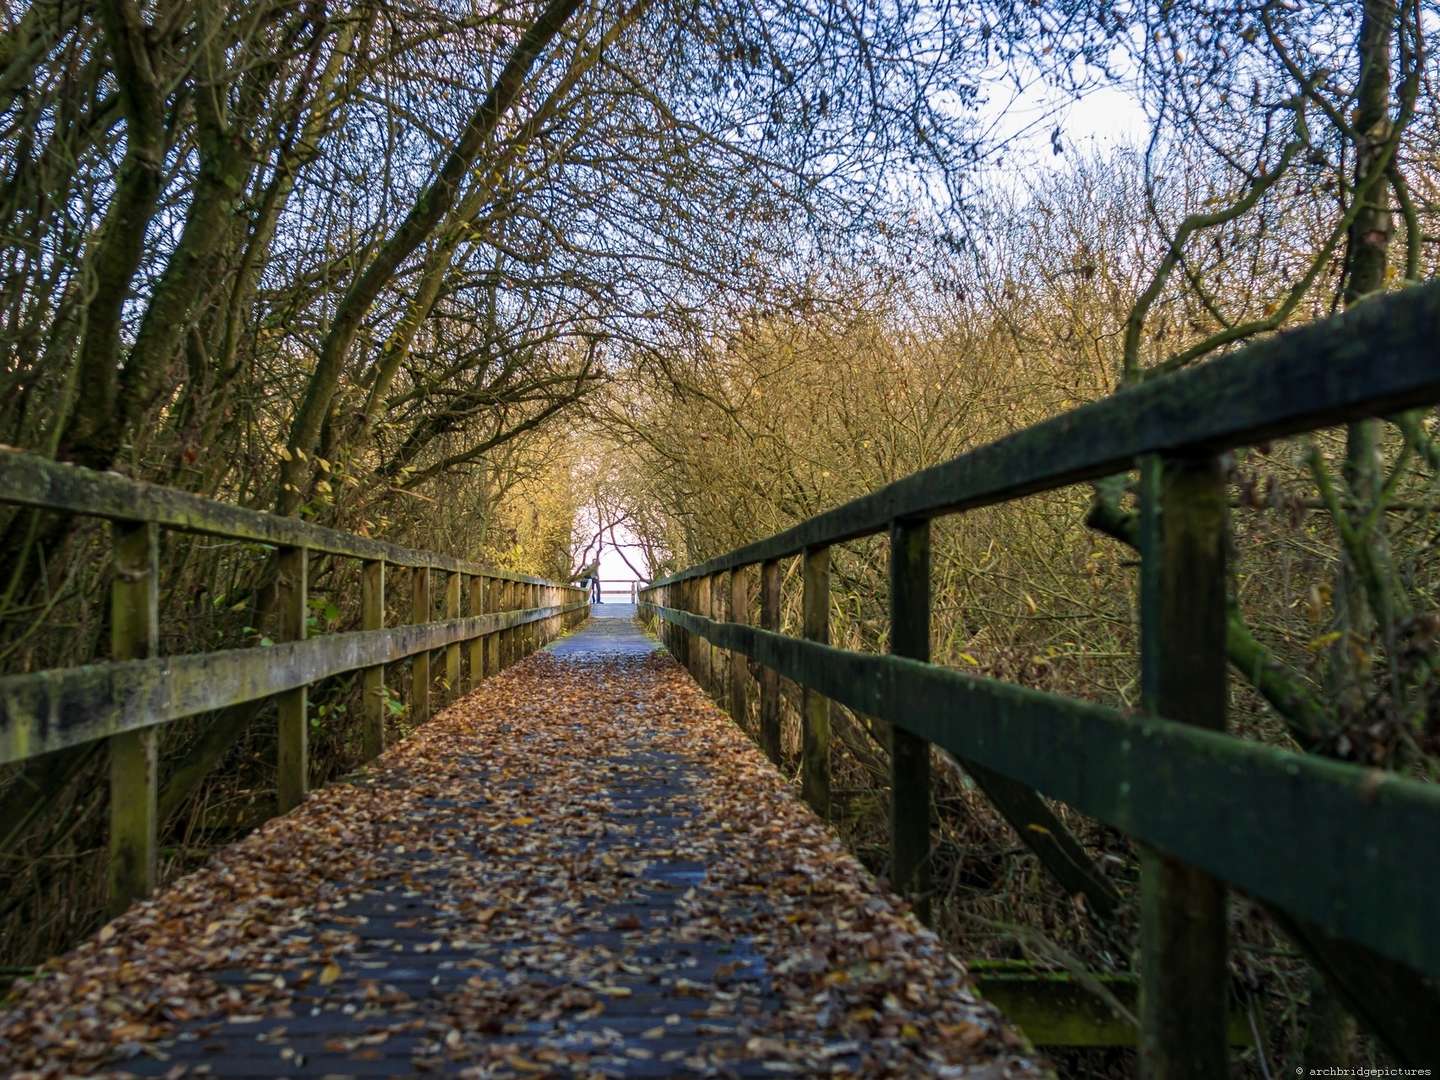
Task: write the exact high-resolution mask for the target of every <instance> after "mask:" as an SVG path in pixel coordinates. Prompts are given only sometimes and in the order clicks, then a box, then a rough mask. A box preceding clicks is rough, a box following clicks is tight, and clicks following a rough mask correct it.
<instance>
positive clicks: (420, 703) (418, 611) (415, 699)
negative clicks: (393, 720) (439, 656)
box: [410, 566, 435, 724]
mask: <svg viewBox="0 0 1440 1080" xmlns="http://www.w3.org/2000/svg"><path fill="white" fill-rule="evenodd" d="M410 579H411V593H410V600H411V603H410V621H411V622H412V623H417V624H418V623H428V622H430V621H431V619H432V618H433V617H434V614H435V604H434V601H432V600H431V599H430V568H429V567H428V566H417V567H415V568H414V569H413V570H411V571H410ZM410 719H411V721H412V722H413V723H416V724H423V723H424V722H425V721H426V720H428V719H430V650H429V649H421V650H420V651H419V652H418V653H416V654H415V655H414V656H413V657H412V658H411V660H410Z"/></svg>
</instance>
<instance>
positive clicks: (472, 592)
mask: <svg viewBox="0 0 1440 1080" xmlns="http://www.w3.org/2000/svg"><path fill="white" fill-rule="evenodd" d="M465 614H466V615H468V616H471V617H472V618H473V617H474V616H476V615H484V614H485V579H484V578H483V577H481V576H480V575H479V574H476V575H473V576H472V577H470V579H469V582H468V585H467V586H466V590H465ZM465 651H466V657H465V691H466V693H469V692H470V691H471V690H474V689H475V687H477V686H479V685H480V680H481V679H483V678H484V677H485V639H484V638H478V637H477V638H471V639H470V643H469V645H468V646H467V647H466V650H465Z"/></svg>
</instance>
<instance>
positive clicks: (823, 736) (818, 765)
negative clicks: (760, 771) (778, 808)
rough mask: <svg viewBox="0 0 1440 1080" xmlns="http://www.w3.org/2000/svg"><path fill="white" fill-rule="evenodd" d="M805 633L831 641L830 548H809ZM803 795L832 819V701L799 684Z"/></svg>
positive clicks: (805, 564)
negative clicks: (800, 688)
mask: <svg viewBox="0 0 1440 1080" xmlns="http://www.w3.org/2000/svg"><path fill="white" fill-rule="evenodd" d="M802 608H803V622H804V625H803V626H802V630H803V632H804V634H805V638H806V640H807V641H817V642H828V641H829V640H830V549H829V548H828V547H821V548H806V549H805V557H804V596H803V598H802ZM800 685H801V687H802V694H801V697H802V700H801V707H800V719H801V733H800V736H801V737H800V742H801V746H800V792H801V794H802V795H803V796H804V798H805V801H806V802H808V803H809V804H810V806H811V807H812V808H813V809H814V811H815V812H816V813H817V814H819V815H820V816H821V817H822V818H827V819H828V818H829V817H830V702H829V701H828V700H827V699H826V697H825V695H824V694H821V693H820V692H819V691H817V690H816V689H815V688H814V687H813V686H811V685H810V684H809V683H805V682H802V683H800Z"/></svg>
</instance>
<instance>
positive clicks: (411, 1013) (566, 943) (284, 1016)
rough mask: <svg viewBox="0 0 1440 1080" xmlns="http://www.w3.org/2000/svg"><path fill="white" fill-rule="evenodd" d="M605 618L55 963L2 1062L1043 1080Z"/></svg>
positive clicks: (937, 950) (663, 665)
mask: <svg viewBox="0 0 1440 1080" xmlns="http://www.w3.org/2000/svg"><path fill="white" fill-rule="evenodd" d="M607 609H608V610H607ZM598 610H599V612H600V613H601V614H602V615H606V616H611V617H608V618H598V619H594V620H592V621H591V622H590V623H589V624H588V625H587V627H586V628H585V629H584V630H582V631H581V632H579V633H578V634H576V635H573V636H572V637H570V638H568V639H566V640H563V641H560V642H557V643H554V644H552V645H551V646H550V647H549V649H548V650H547V651H545V652H542V653H539V654H537V655H535V656H532V657H531V658H530V659H528V660H526V661H525V662H523V663H521V664H519V665H517V666H515V667H513V668H511V669H510V670H508V671H506V672H503V673H502V674H500V675H498V676H496V677H495V678H493V679H491V680H489V681H487V682H486V683H485V684H484V685H483V686H482V688H481V689H479V690H478V691H476V692H475V693H473V694H471V695H469V696H468V697H466V698H464V699H462V700H461V701H459V702H457V703H456V704H455V705H453V706H451V707H450V708H449V709H446V710H445V711H444V712H443V713H441V714H440V715H439V716H438V717H436V719H435V720H434V721H433V722H432V723H430V724H428V725H426V726H425V727H424V728H422V729H421V730H420V731H418V732H417V733H416V734H415V735H413V736H412V737H411V738H410V739H409V740H407V741H406V742H405V743H403V744H401V745H400V746H397V747H395V748H393V749H392V750H390V751H389V752H387V753H386V754H385V755H383V756H382V757H381V758H380V759H379V760H378V761H377V762H376V763H375V765H374V766H373V767H372V768H370V769H369V770H367V771H366V772H365V773H363V774H361V775H359V776H357V777H353V778H351V780H350V781H348V782H345V783H339V784H335V785H333V786H331V787H329V788H326V789H325V790H323V791H321V792H318V793H316V794H314V795H312V796H311V798H310V799H309V800H308V801H307V802H306V803H305V805H303V806H302V807H301V808H300V809H299V810H298V811H296V812H295V813H292V814H289V815H287V816H286V817H284V818H280V819H277V820H275V821H272V822H270V823H269V824H267V825H266V826H265V827H264V828H263V829H261V830H259V831H258V832H256V833H255V834H253V835H252V836H250V837H249V838H247V839H246V840H245V841H243V842H242V843H239V844H236V845H234V846H233V847H230V848H227V849H225V850H224V851H221V852H219V853H217V854H216V855H215V857H214V858H213V859H212V860H211V862H210V863H209V864H208V865H207V866H206V867H205V868H204V869H202V870H200V871H198V872H196V873H194V874H192V875H190V876H188V877H186V878H184V879H182V880H181V881H179V882H177V883H176V884H175V885H174V886H172V887H171V888H170V889H168V890H167V891H165V892H164V893H163V894H162V895H161V896H159V897H158V898H157V899H156V900H154V901H151V902H148V903H145V904H141V905H138V906H137V907H135V908H133V909H132V910H131V911H130V912H129V913H127V914H126V915H125V916H124V917H123V918H121V919H119V920H117V921H116V922H114V923H112V924H110V925H109V926H107V927H106V928H105V929H104V930H102V931H101V933H100V934H99V935H98V936H97V938H96V939H94V940H92V941H91V942H89V943H87V944H86V945H84V946H82V947H81V948H80V949H78V950H76V951H75V952H73V953H71V954H69V955H68V956H66V957H62V958H60V959H59V960H58V961H56V962H55V963H54V964H52V965H50V968H49V970H48V971H47V972H46V974H45V975H44V976H43V977H42V978H41V979H39V980H38V981H37V982H36V983H35V984H33V985H32V986H30V987H28V988H27V989H25V990H24V991H22V992H21V993H20V995H19V997H18V999H17V1000H13V1001H12V1002H11V1003H10V1006H9V1008H8V1009H7V1011H6V1012H5V1013H4V1014H3V1016H0V1035H3V1040H0V1065H3V1066H8V1068H9V1069H11V1070H26V1069H33V1070H37V1072H38V1073H40V1074H41V1075H47V1074H56V1075H58V1074H62V1073H67V1072H72V1071H91V1070H97V1069H108V1070H110V1071H112V1072H121V1073H133V1074H141V1075H150V1076H163V1075H175V1076H178V1075H199V1074H210V1075H217V1076H256V1077H261V1076H263V1077H269V1076H284V1075H311V1076H321V1075H331V1076H393V1075H416V1074H422V1075H423V1074H428V1073H437V1072H439V1073H452V1074H453V1073H459V1074H463V1075H469V1076H483V1077H488V1076H528V1075H557V1076H572V1075H576V1076H677V1075H679V1076H684V1075H709V1076H776V1075H786V1074H793V1075H803V1076H815V1075H864V1076H892V1075H893V1076H916V1075H937V1076H986V1077H1001V1076H1019V1075H1031V1074H1032V1073H1035V1072H1037V1071H1038V1070H1037V1069H1036V1067H1035V1066H1034V1065H1033V1064H1032V1060H1031V1059H1030V1058H1029V1057H1028V1056H1027V1055H1025V1053H1024V1051H1023V1048H1022V1047H1021V1045H1020V1043H1019V1040H1018V1039H1016V1038H1015V1037H1014V1036H1013V1035H1011V1034H1010V1033H1009V1032H1008V1031H1006V1030H1005V1028H1004V1027H1003V1025H1002V1023H1001V1021H1000V1020H999V1018H998V1017H997V1016H996V1015H995V1013H994V1012H993V1011H992V1010H991V1009H990V1008H989V1007H988V1006H986V1005H984V1004H983V1003H979V1002H977V1001H976V1000H975V998H974V997H973V996H972V995H971V994H970V992H969V991H968V990H967V989H966V988H965V976H964V972H963V970H962V968H961V967H960V965H959V964H958V963H957V962H955V961H954V960H953V959H952V958H950V957H949V956H947V954H946V953H945V952H944V950H943V949H942V947H941V946H940V943H939V942H938V940H937V939H936V938H935V937H934V936H933V935H932V934H930V933H929V932H928V931H926V930H924V929H923V928H921V927H920V926H919V925H918V924H917V923H916V922H915V921H914V920H913V919H912V918H911V916H910V915H909V914H908V912H906V911H905V910H904V908H903V905H901V903H900V902H899V901H898V900H896V899H895V898H893V897H892V896H890V895H889V894H887V893H884V892H882V891H880V889H879V888H878V886H877V885H876V884H875V882H874V881H873V880H872V879H871V878H870V876H869V875H868V874H867V873H866V872H865V871H864V870H863V869H862V868H861V867H860V866H859V864H858V863H856V862H855V861H854V860H853V859H852V858H850V857H849V856H848V855H847V854H846V853H845V852H844V850H843V849H842V847H841V846H840V844H839V842H838V840H836V839H835V837H834V836H833V835H832V834H831V833H830V832H829V830H828V829H826V828H825V827H824V826H823V825H822V824H821V823H820V822H819V821H818V820H817V819H815V818H814V816H813V815H812V814H811V813H810V812H809V811H808V809H806V808H805V807H804V806H803V805H802V804H801V803H800V802H799V801H798V800H797V799H796V798H795V797H794V796H793V794H792V793H791V791H790V790H789V788H788V787H787V786H786V784H785V783H784V781H783V780H782V779H781V777H780V776H779V775H778V774H776V773H775V771H774V770H773V769H772V768H771V767H770V766H769V765H768V763H767V762H765V760H764V758H763V757H762V756H761V755H760V754H759V753H758V752H757V751H756V750H755V749H754V748H753V747H752V746H751V744H750V743H749V742H748V741H747V740H746V739H745V737H744V736H743V735H742V734H741V733H739V732H738V731H737V730H736V729H735V728H734V726H733V725H732V724H731V723H730V721H729V720H728V718H726V717H725V716H724V715H723V714H722V713H721V712H720V711H719V710H717V709H716V708H714V706H712V705H711V704H710V703H709V702H708V701H707V700H706V699H705V698H704V696H703V695H702V693H701V692H700V690H699V688H698V687H696V685H695V684H694V682H693V681H691V679H690V678H689V676H688V675H687V674H686V673H685V672H684V671H683V670H682V669H681V668H680V667H679V666H678V665H677V664H675V663H674V662H673V661H672V660H671V659H670V658H669V657H668V656H666V655H665V654H664V653H662V652H658V651H657V650H656V646H655V645H654V642H653V641H652V640H651V639H649V638H647V637H645V636H644V635H643V634H641V633H640V632H639V631H638V630H637V629H636V628H635V627H634V625H633V624H632V623H630V622H629V616H630V615H631V614H632V613H633V609H631V608H628V607H625V608H620V607H618V605H607V606H606V607H602V608H600V609H598Z"/></svg>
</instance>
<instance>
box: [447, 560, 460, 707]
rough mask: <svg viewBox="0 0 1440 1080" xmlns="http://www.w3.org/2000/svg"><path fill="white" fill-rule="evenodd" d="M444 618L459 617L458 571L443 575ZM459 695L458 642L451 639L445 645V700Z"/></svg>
mask: <svg viewBox="0 0 1440 1080" xmlns="http://www.w3.org/2000/svg"><path fill="white" fill-rule="evenodd" d="M445 618H447V619H458V618H460V571H459V570H452V571H450V573H449V574H447V575H446V576H445ZM459 695H460V642H458V641H452V642H451V643H450V644H449V645H447V646H445V700H446V701H454V700H455V699H456V698H457V697H458V696H459Z"/></svg>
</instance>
